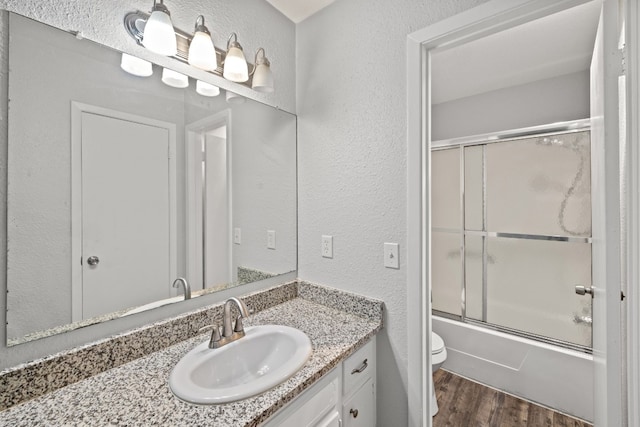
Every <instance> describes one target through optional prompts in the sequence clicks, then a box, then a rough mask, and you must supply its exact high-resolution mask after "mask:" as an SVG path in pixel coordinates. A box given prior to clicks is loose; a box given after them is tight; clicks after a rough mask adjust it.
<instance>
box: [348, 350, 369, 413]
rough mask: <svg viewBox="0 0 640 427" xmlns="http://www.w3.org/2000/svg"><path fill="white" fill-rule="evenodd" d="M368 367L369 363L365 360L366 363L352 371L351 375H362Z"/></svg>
mask: <svg viewBox="0 0 640 427" xmlns="http://www.w3.org/2000/svg"><path fill="white" fill-rule="evenodd" d="M367 366H369V363H368V362H367V359H364V362H362V365H360V367H359V368H355V369H354V370H353V371H351V375H353V374H359V373H361V372H362V371H364V370H365V369H367ZM356 412H358V411H356Z"/></svg>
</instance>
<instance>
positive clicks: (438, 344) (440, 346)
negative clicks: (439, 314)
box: [431, 332, 444, 354]
mask: <svg viewBox="0 0 640 427" xmlns="http://www.w3.org/2000/svg"><path fill="white" fill-rule="evenodd" d="M442 350H444V341H443V340H442V338H440V335H438V334H436V333H435V332H431V354H438V353H442Z"/></svg>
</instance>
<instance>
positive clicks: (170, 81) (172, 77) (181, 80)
mask: <svg viewBox="0 0 640 427" xmlns="http://www.w3.org/2000/svg"><path fill="white" fill-rule="evenodd" d="M162 83H164V84H166V85H167V86H171V87H177V88H180V89H184V88H185V87H187V86H189V77H187V76H185V75H184V74H182V73H179V72H177V71H173V70H171V69H169V68H163V69H162Z"/></svg>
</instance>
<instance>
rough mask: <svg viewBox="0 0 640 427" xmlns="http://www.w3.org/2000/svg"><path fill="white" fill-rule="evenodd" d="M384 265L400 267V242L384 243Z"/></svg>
mask: <svg viewBox="0 0 640 427" xmlns="http://www.w3.org/2000/svg"><path fill="white" fill-rule="evenodd" d="M384 266H385V267H387V268H396V269H399V268H400V258H399V257H398V244H397V243H385V244H384Z"/></svg>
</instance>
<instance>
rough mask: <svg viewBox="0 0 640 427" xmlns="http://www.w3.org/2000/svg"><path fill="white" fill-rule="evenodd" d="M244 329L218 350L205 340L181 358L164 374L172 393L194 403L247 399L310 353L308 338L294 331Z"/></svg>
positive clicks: (286, 374)
mask: <svg viewBox="0 0 640 427" xmlns="http://www.w3.org/2000/svg"><path fill="white" fill-rule="evenodd" d="M245 331H246V335H245V336H244V337H243V338H240V339H239V340H237V341H234V342H232V343H231V344H227V345H225V346H223V347H220V348H217V349H210V348H209V346H208V345H209V340H207V341H205V342H203V343H202V344H200V345H198V346H197V347H196V348H194V349H193V350H191V351H190V352H189V353H187V354H186V355H185V356H184V357H183V358H182V359H180V361H179V362H178V363H177V364H176V366H175V367H174V368H173V371H172V372H171V376H170V377H169V386H170V387H171V391H172V392H173V394H175V395H176V396H178V397H179V398H180V399H182V400H185V401H187V402H191V403H199V404H217V403H228V402H234V401H236V400H241V399H246V398H247V397H251V396H255V395H256V394H260V393H262V392H264V391H266V390H269V389H270V388H272V387H275V386H277V385H278V384H281V383H283V382H284V381H285V380H287V379H288V378H289V377H291V376H292V375H293V374H295V373H296V372H297V371H298V370H299V369H300V368H302V366H304V364H305V363H306V362H307V360H308V359H309V356H310V355H311V341H310V340H309V337H307V335H305V333H304V332H302V331H299V330H298V329H295V328H290V327H288V326H278V325H264V326H255V327H248V328H246V329H245Z"/></svg>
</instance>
